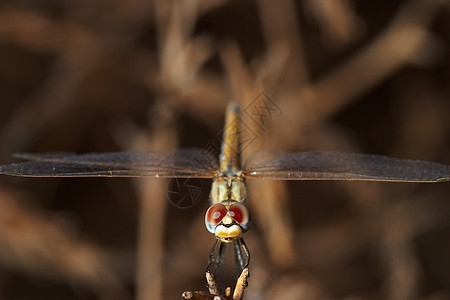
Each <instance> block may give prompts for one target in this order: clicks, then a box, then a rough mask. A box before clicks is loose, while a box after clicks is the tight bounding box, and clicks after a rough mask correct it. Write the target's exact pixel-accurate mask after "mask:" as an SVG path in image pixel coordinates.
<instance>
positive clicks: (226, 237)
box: [215, 225, 242, 243]
mask: <svg viewBox="0 0 450 300" xmlns="http://www.w3.org/2000/svg"><path fill="white" fill-rule="evenodd" d="M215 235H216V237H217V238H219V239H220V240H221V241H222V242H225V243H231V242H232V241H233V240H235V239H236V238H239V237H240V236H242V229H241V227H240V226H239V225H232V226H230V227H225V226H223V225H218V226H217V227H216V230H215Z"/></svg>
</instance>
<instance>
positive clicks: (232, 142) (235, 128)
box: [220, 102, 242, 174]
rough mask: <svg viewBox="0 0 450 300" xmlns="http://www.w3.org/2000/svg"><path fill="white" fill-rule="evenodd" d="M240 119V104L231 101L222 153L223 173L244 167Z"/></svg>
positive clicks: (221, 167) (221, 169)
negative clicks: (242, 162) (242, 164)
mask: <svg viewBox="0 0 450 300" xmlns="http://www.w3.org/2000/svg"><path fill="white" fill-rule="evenodd" d="M240 121H241V120H240V118H239V106H238V105H237V104H236V103H234V102H231V103H230V104H228V107H227V112H226V117H225V129H224V132H223V139H222V149H221V153H220V172H221V173H222V174H225V173H236V172H237V171H240V170H241V169H242V167H241V148H240V147H241V145H240V137H239V134H240Z"/></svg>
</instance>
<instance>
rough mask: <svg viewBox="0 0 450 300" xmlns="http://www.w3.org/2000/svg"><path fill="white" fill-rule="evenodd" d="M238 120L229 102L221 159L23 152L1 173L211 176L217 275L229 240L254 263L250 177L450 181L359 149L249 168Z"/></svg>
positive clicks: (442, 171)
mask: <svg viewBox="0 0 450 300" xmlns="http://www.w3.org/2000/svg"><path fill="white" fill-rule="evenodd" d="M239 120H240V119H239V107H238V106H237V105H236V104H234V103H231V104H230V105H229V106H228V108H227V113H226V120H225V131H224V136H223V140H222V147H221V153H220V158H219V160H218V161H217V159H215V158H212V157H210V156H208V155H207V154H206V153H205V152H204V151H202V150H200V149H180V150H176V151H172V152H113V153H91V154H83V155H74V154H67V153H47V154H19V155H17V157H19V158H23V159H26V160H28V161H27V162H20V163H13V164H10V165H3V166H0V174H5V175H13V176H24V177H141V176H153V177H161V178H211V179H213V183H212V187H211V192H210V201H211V206H210V207H209V208H208V210H207V212H206V215H205V225H206V228H207V229H208V231H209V232H211V233H212V234H214V235H215V237H216V242H215V244H214V246H213V248H212V250H211V254H210V257H209V264H208V267H207V272H209V273H211V274H215V273H216V271H217V269H218V268H219V266H220V263H221V261H222V257H223V253H224V248H225V247H224V246H225V245H233V247H234V253H235V257H236V261H237V263H238V267H239V269H240V270H241V271H242V270H244V269H246V268H247V267H248V265H249V261H250V252H249V250H248V248H247V246H246V245H245V243H244V239H243V234H244V233H245V232H246V231H247V230H249V228H250V223H251V220H250V213H249V211H248V209H247V207H246V200H247V189H246V185H245V180H246V179H252V178H264V179H275V180H366V181H391V182H445V181H450V166H447V165H442V164H438V163H433V162H428V161H421V160H406V159H397V158H391V157H386V156H380V155H370V154H356V153H339V152H302V153H292V154H286V153H273V152H267V151H261V152H258V153H256V154H255V155H254V156H253V158H251V159H250V160H249V161H248V162H246V164H245V165H244V168H243V167H242V165H241V159H240V155H241V151H240V144H239V131H240V129H239V126H240V125H239Z"/></svg>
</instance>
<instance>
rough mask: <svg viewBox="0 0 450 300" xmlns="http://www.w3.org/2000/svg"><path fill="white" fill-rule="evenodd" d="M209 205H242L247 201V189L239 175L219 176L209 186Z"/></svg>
mask: <svg viewBox="0 0 450 300" xmlns="http://www.w3.org/2000/svg"><path fill="white" fill-rule="evenodd" d="M210 198H211V203H213V204H214V203H222V202H225V201H230V200H231V201H236V202H240V203H243V202H245V200H246V199H247V188H246V186H245V182H244V178H243V177H242V176H240V175H232V176H219V177H217V178H216V179H215V180H214V181H213V184H212V186H211V193H210Z"/></svg>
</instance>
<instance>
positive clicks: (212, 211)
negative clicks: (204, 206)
mask: <svg viewBox="0 0 450 300" xmlns="http://www.w3.org/2000/svg"><path fill="white" fill-rule="evenodd" d="M227 212H228V211H227V208H226V207H225V206H224V205H222V204H220V203H216V204H214V205H211V206H210V207H209V208H208V210H207V211H206V215H205V225H206V229H208V231H209V232H211V233H213V234H214V230H215V229H216V226H217V224H219V222H220V221H222V219H223V217H225V215H226V214H227Z"/></svg>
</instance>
